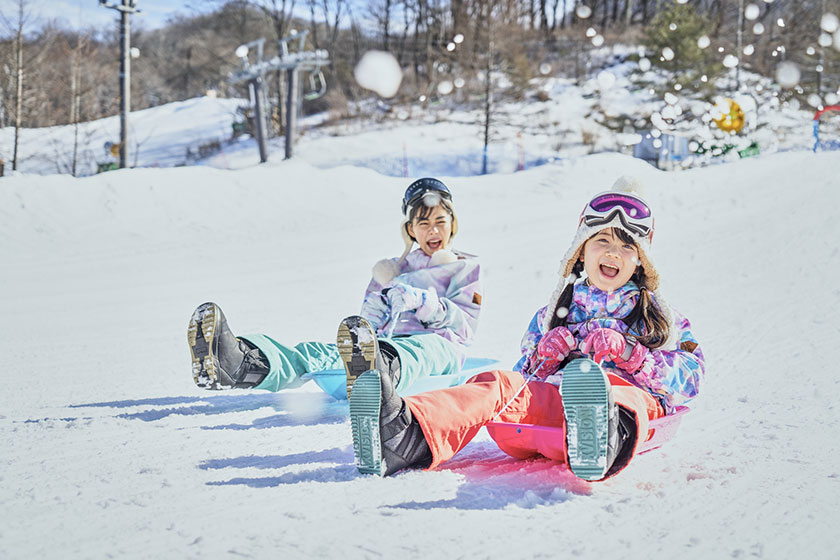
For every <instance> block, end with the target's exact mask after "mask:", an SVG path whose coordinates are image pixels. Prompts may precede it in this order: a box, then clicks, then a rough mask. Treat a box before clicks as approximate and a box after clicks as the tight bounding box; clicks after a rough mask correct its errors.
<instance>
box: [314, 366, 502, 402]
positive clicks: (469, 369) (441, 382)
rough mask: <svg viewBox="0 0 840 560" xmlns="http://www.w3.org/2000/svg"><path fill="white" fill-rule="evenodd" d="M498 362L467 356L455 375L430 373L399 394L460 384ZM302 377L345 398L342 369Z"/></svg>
mask: <svg viewBox="0 0 840 560" xmlns="http://www.w3.org/2000/svg"><path fill="white" fill-rule="evenodd" d="M498 363H499V360H493V359H490V358H467V361H466V362H464V366H463V367H462V368H461V371H460V372H458V373H457V374H455V375H431V376H429V377H423V378H421V379H418V380H417V381H415V382H414V383H413V384H412V385H411V386H410V387H408V388H407V389H405V390H403V391H400V395H401V396H403V397H407V396H409V395H416V394H418V393H424V392H426V391H434V390H435V389H446V388H447V387H455V386H456V385H461V384H462V383H464V382H465V381H466V380H467V379H469V378H470V377H472V376H473V375H476V374H479V373H481V372H483V371H488V370H491V369H493V368H492V366H494V365H496V364H498ZM302 377H303V379H312V380H313V381H314V382H315V383H317V384H318V387H320V388H321V389H322V390H323V391H324V392H325V393H327V394H328V395H330V396H332V397H333V398H335V399H338V400H341V401H346V400H347V375H346V374H345V373H344V369H343V368H342V369H326V370H323V371H313V372H310V373H307V374H305V375H303V376H302Z"/></svg>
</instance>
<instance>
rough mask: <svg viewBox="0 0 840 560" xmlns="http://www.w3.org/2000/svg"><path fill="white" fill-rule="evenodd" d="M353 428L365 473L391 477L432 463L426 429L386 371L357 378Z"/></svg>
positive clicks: (356, 451) (355, 448)
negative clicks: (398, 472)
mask: <svg viewBox="0 0 840 560" xmlns="http://www.w3.org/2000/svg"><path fill="white" fill-rule="evenodd" d="M350 427H351V428H352V431H353V452H354V455H355V459H356V467H357V468H358V469H359V472H360V473H362V474H376V475H380V476H388V475H391V474H394V473H396V472H397V471H400V470H402V469H406V468H427V467H428V466H429V465H431V464H432V451H431V449H430V448H429V444H428V442H426V438H425V436H424V435H423V430H422V428H421V427H420V424H419V423H418V422H417V420H416V419H415V418H414V416H413V415H412V414H411V409H410V408H408V406H407V405H406V403H405V401H404V400H403V399H402V398H401V397H400V396H399V395H397V392H396V390H395V389H394V384H393V382H392V380H391V376H390V375H388V374H387V373H386V374H380V372H379V371H377V370H370V371H366V372H365V373H363V374H362V375H360V376H359V377H358V378H357V379H356V382H355V383H354V384H353V388H352V390H351V392H350Z"/></svg>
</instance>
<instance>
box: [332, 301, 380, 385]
mask: <svg viewBox="0 0 840 560" xmlns="http://www.w3.org/2000/svg"><path fill="white" fill-rule="evenodd" d="M336 344H337V345H338V354H339V355H340V356H341V361H342V362H343V363H344V371H345V373H346V374H347V398H348V399H349V398H350V389H351V388H352V387H353V383H355V382H356V379H358V378H359V376H360V375H362V374H363V373H364V372H366V371H368V370H371V369H374V368H375V367H376V356H377V354H379V342H378V341H377V340H376V331H374V330H373V326H372V325H371V324H370V321H368V320H367V319H365V318H364V317H360V316H358V315H351V316H350V317H347V318H345V319H344V320H343V321H341V323H340V324H339V325H338V335H337V336H336Z"/></svg>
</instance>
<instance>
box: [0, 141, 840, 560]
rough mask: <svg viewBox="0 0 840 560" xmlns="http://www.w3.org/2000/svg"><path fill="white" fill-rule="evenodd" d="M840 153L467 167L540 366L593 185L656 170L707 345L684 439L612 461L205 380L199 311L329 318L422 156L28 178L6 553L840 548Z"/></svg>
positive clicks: (660, 221) (5, 349)
mask: <svg viewBox="0 0 840 560" xmlns="http://www.w3.org/2000/svg"><path fill="white" fill-rule="evenodd" d="M838 165H840V155H838V154H837V153H825V154H822V153H821V154H813V153H809V152H787V153H778V154H773V155H770V156H762V157H759V158H752V159H749V160H744V161H741V162H737V163H732V164H726V165H717V166H712V167H707V168H703V169H695V170H691V171H685V172H678V173H664V172H660V171H657V170H655V169H654V168H652V167H649V166H647V165H646V164H643V163H642V162H640V161H639V160H633V159H631V158H628V157H626V156H620V155H616V154H600V155H594V156H588V157H584V158H580V159H573V160H568V161H566V162H565V163H562V164H550V165H544V166H541V167H537V168H535V169H531V170H527V171H524V172H521V173H514V174H497V175H488V176H483V177H458V178H451V179H450V178H445V180H446V181H447V183H448V184H449V185H450V187H451V188H452V189H453V191H454V196H455V204H456V209H457V211H458V214H459V220H460V223H461V232H460V233H459V235H458V237H457V242H456V246H457V247H458V248H461V249H463V250H465V251H468V252H471V253H475V254H478V255H480V256H481V260H482V263H483V270H484V273H485V283H486V296H485V298H484V301H485V307H484V310H483V312H482V313H483V315H482V318H481V326H480V329H479V332H478V337H477V339H476V342H475V345H474V347H473V349H472V352H471V353H472V354H473V355H481V356H489V357H494V358H498V359H500V360H501V361H502V363H505V364H511V365H512V364H513V363H514V361H515V360H516V358H517V357H518V343H519V339H520V337H521V335H522V333H523V332H524V329H525V327H526V326H527V324H528V321H529V320H530V318H531V315H532V313H533V312H534V310H535V309H536V308H537V307H539V306H541V305H544V304H545V303H546V302H547V300H548V298H549V296H550V294H551V291H552V289H553V288H554V286H555V284H556V281H557V275H556V273H557V271H556V269H557V267H558V266H559V261H560V258H561V257H562V255H563V253H564V252H565V251H566V248H567V245H568V243H569V242H570V240H571V237H572V235H573V233H574V230H575V226H576V224H577V217H578V214H579V212H580V208H581V206H582V204H583V202H584V201H585V200H586V198H587V197H588V196H590V195H591V194H593V193H595V192H597V191H598V190H601V189H605V188H607V187H609V186H610V185H611V184H612V182H613V180H614V179H615V178H616V177H617V176H618V175H620V174H624V173H627V174H632V175H635V176H637V177H639V178H640V179H641V180H642V181H643V182H644V183H645V184H646V192H645V193H644V194H645V196H646V197H647V198H648V199H649V201H650V203H651V204H652V205H653V207H654V209H655V212H656V226H657V229H656V236H655V238H654V251H653V254H652V257H653V259H654V260H655V262H656V265H657V267H658V269H659V271H660V274H661V277H662V279H663V294H664V295H665V297H666V298H667V299H668V300H669V301H670V302H671V303H672V304H673V305H674V306H675V307H677V308H678V309H680V311H682V312H683V313H684V314H686V315H687V316H689V317H690V318H691V320H692V322H693V325H694V332H695V334H696V336H697V337H698V339H699V340H700V342H701V345H702V347H703V350H704V352H705V354H706V356H707V359H708V373H707V377H706V381H705V385H704V386H703V388H702V391H701V395H700V397H699V398H698V399H697V400H696V401H695V402H694V404H693V410H692V412H691V413H690V414H689V415H688V416H687V417H686V418H685V420H684V421H683V424H682V426H681V431H680V433H679V434H678V437H677V438H676V439H675V440H673V441H672V442H670V443H669V444H668V445H667V446H666V447H664V448H662V449H661V450H659V451H655V452H651V453H648V454H645V455H642V456H640V457H638V458H637V459H636V460H635V461H634V463H633V464H632V465H631V466H630V467H629V468H628V469H627V470H625V471H624V472H623V473H622V474H621V475H620V476H618V477H616V478H613V479H611V480H609V481H607V482H604V483H596V484H587V483H584V482H581V481H578V480H576V479H574V477H572V476H571V475H570V473H569V472H568V471H566V470H565V469H564V468H562V467H559V466H558V465H557V464H556V463H552V462H550V461H547V460H535V461H517V460H514V459H512V458H509V457H507V456H505V455H504V454H503V453H502V452H501V451H499V450H498V449H497V448H496V446H495V445H494V444H493V442H492V441H491V440H489V438H488V436H487V435H486V433H484V432H483V431H482V433H481V434H480V435H479V437H478V438H477V440H475V441H474V442H472V443H471V444H470V445H469V446H467V448H466V449H465V450H464V451H463V452H462V453H461V454H460V455H458V456H456V457H455V458H454V459H453V460H452V461H450V462H449V463H446V464H444V465H443V466H442V468H439V469H437V470H435V471H428V472H424V471H414V472H407V473H403V474H400V475H399V476H396V477H393V478H388V479H379V478H374V477H369V476H361V475H359V474H358V473H357V471H356V469H355V468H354V466H353V452H352V445H351V438H350V428H349V423H348V416H347V410H346V406H345V404H344V403H340V402H336V401H332V400H331V399H330V398H329V397H327V396H326V395H325V394H323V393H321V392H320V391H319V390H318V389H317V388H315V387H314V386H312V385H311V384H309V385H305V386H303V387H301V388H299V389H296V390H293V391H285V392H281V393H276V394H272V393H264V392H248V391H241V390H240V391H228V392H221V393H212V392H206V391H203V390H199V389H197V388H196V387H195V386H194V385H193V382H192V379H191V374H190V362H189V352H188V348H187V344H186V327H187V322H188V320H189V317H190V314H191V312H192V310H193V308H194V307H195V306H197V305H198V304H199V303H201V302H203V301H206V300H213V301H216V302H218V303H219V304H220V305H221V307H222V309H224V311H225V313H226V314H227V316H228V320H229V322H230V324H231V327H232V328H233V329H234V332H239V333H244V332H264V333H267V334H270V335H271V336H273V337H275V338H277V339H278V340H281V341H284V342H287V343H292V344H293V343H296V342H298V341H301V340H325V341H330V340H332V339H333V337H334V336H335V331H336V328H337V324H338V321H339V320H340V319H341V318H342V317H343V316H345V315H348V314H351V313H355V312H357V311H358V309H359V306H360V303H361V302H360V298H361V295H362V293H363V291H364V288H365V285H366V283H367V280H368V278H369V274H370V268H371V266H372V265H373V263H374V262H375V261H376V260H377V259H379V258H382V257H385V256H392V255H396V254H398V253H399V252H400V249H401V242H400V239H399V236H398V233H397V225H398V222H399V218H400V215H399V199H400V196H401V194H402V192H403V190H404V188H405V186H406V184H407V181H406V180H405V179H400V178H393V177H385V176H382V175H378V174H376V173H374V172H373V171H370V170H366V169H361V168H358V167H349V166H344V167H337V168H333V169H319V168H316V167H314V166H312V165H310V164H308V163H305V162H300V161H289V162H277V161H274V160H272V161H271V162H270V163H268V164H265V165H263V166H251V167H246V168H244V169H240V170H237V171H226V170H219V169H214V168H211V167H205V166H202V167H181V168H173V169H137V170H124V171H115V172H110V173H105V174H102V175H98V176H94V177H89V178H85V179H73V178H70V177H67V176H57V175H56V176H34V175H19V176H16V177H10V178H5V179H3V180H2V183H0V262H2V269H1V270H2V273H0V318H2V320H0V356H2V358H3V361H4V363H5V367H4V368H3V373H2V380H3V390H2V391H0V440H1V441H2V442H3V453H2V454H0V481H1V482H2V483H0V503H2V504H3V508H2V509H3V515H2V518H3V522H2V523H0V558H15V559H17V558H62V559H67V558H108V557H117V558H123V559H126V558H150V557H163V558H219V557H250V558H268V557H271V558H283V557H290V558H310V557H324V558H351V559H352V558H377V557H400V558H431V557H445V558H453V557H454V558H500V557H501V558H543V557H557V556H563V557H574V558H581V559H602V558H653V559H660V558H661V559H665V558H680V559H687V558H704V559H706V558H724V557H733V558H747V557H757V558H792V557H807V558H817V559H818V558H826V559H831V558H837V557H838V554H840V546H838V544H837V540H836V537H835V536H834V519H835V512H836V502H837V499H838V497H840V467H838V464H840V451H839V450H838V447H837V446H836V445H834V443H832V442H833V441H834V439H835V438H834V435H833V434H836V433H837V432H838V430H840V422H838V413H837V410H836V405H835V403H834V401H835V398H834V397H835V395H836V393H835V391H837V389H838V384H840V381H838V379H837V376H836V375H835V372H836V367H835V366H834V365H833V364H834V362H835V361H836V360H835V358H834V356H833V349H834V347H835V346H836V345H837V342H838V327H837V321H836V320H835V319H834V318H833V317H832V315H833V314H834V312H835V310H836V309H838V306H840V288H838V287H837V283H836V281H835V279H836V277H837V275H838V273H840V258H838V257H839V256H840V255H838V248H837V240H838V238H840V225H838V222H837V215H838V214H837V208H838V204H840V192H838V190H837V187H836V170H837V169H838Z"/></svg>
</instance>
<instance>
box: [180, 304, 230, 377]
mask: <svg viewBox="0 0 840 560" xmlns="http://www.w3.org/2000/svg"><path fill="white" fill-rule="evenodd" d="M218 323H219V317H218V314H217V313H216V305H215V304H213V303H203V304H201V305H199V306H198V308H197V309H196V310H195V311H194V312H193V314H192V317H191V318H190V324H189V326H188V327H187V342H188V343H189V345H190V355H191V357H192V374H193V381H194V382H195V384H196V385H197V386H198V387H201V388H202V389H222V388H223V387H222V385H221V383H220V382H219V375H218V371H217V364H218V361H217V360H216V357H215V355H214V354H213V335H214V334H215V333H216V328H217V327H218Z"/></svg>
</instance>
